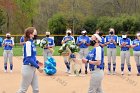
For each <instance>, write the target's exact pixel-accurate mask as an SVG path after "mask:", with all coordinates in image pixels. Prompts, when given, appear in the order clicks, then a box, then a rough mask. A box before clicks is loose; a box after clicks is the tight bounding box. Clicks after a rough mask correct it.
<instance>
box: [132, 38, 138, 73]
mask: <svg viewBox="0 0 140 93" xmlns="http://www.w3.org/2000/svg"><path fill="white" fill-rule="evenodd" d="M132 44H133V45H137V46H136V47H134V48H133V55H134V58H135V61H136V65H137V71H138V74H140V40H138V39H135V40H133V43H132Z"/></svg>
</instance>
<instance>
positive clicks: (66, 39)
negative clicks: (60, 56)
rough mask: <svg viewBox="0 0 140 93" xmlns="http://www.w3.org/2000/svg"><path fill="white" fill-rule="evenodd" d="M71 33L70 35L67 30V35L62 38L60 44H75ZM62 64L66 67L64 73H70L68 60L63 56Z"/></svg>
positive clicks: (69, 31)
mask: <svg viewBox="0 0 140 93" xmlns="http://www.w3.org/2000/svg"><path fill="white" fill-rule="evenodd" d="M71 33H72V32H71V30H70V29H67V31H66V34H67V35H66V36H65V37H63V40H62V42H61V44H64V43H66V42H67V41H69V40H71V41H74V42H75V39H74V37H73V36H71ZM64 62H65V65H66V67H67V71H66V72H67V73H70V62H69V61H68V58H67V57H66V56H64Z"/></svg>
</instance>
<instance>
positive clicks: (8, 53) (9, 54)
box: [3, 39, 14, 72]
mask: <svg viewBox="0 0 140 93" xmlns="http://www.w3.org/2000/svg"><path fill="white" fill-rule="evenodd" d="M4 44H5V46H4V52H3V57H4V69H5V72H6V71H7V62H8V61H9V62H10V70H11V71H12V69H13V46H10V45H9V44H12V45H14V41H13V40H12V39H4V41H3V45H4Z"/></svg>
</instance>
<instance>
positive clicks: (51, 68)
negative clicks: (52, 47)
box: [44, 57, 57, 75]
mask: <svg viewBox="0 0 140 93" xmlns="http://www.w3.org/2000/svg"><path fill="white" fill-rule="evenodd" d="M47 59H48V60H47V61H46V62H45V68H44V72H45V73H46V74H47V75H53V74H55V73H56V72H57V70H56V61H55V59H54V58H52V57H48V58H47Z"/></svg>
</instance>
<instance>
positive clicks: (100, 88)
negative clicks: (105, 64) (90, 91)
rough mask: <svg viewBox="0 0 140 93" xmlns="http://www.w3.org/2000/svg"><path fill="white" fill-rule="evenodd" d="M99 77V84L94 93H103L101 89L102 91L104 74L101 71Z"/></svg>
mask: <svg viewBox="0 0 140 93" xmlns="http://www.w3.org/2000/svg"><path fill="white" fill-rule="evenodd" d="M100 77H101V80H100V82H99V86H98V88H97V90H96V93H103V89H102V80H103V77H104V72H103V71H102V70H101V71H100Z"/></svg>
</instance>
